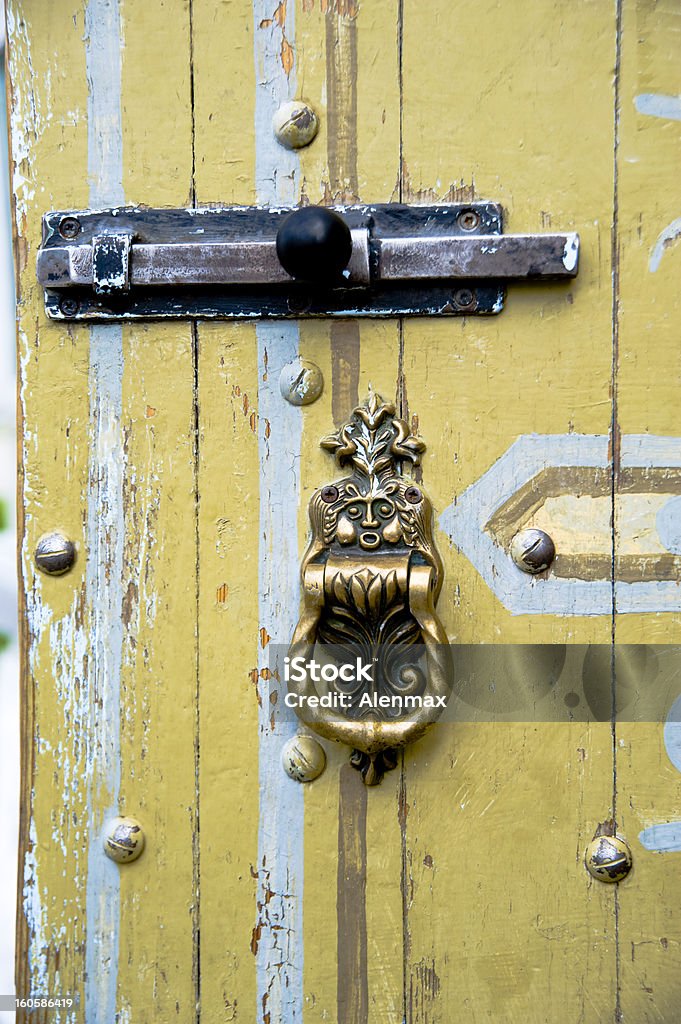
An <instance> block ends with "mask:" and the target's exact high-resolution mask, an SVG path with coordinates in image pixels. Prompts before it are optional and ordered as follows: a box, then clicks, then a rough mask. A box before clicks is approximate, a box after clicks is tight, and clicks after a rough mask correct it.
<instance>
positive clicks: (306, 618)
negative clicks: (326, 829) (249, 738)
mask: <svg viewBox="0 0 681 1024" xmlns="http://www.w3.org/2000/svg"><path fill="white" fill-rule="evenodd" d="M321 445H322V447H323V448H326V449H327V450H328V451H330V452H333V454H334V455H335V457H336V459H337V461H338V463H339V465H340V466H342V467H344V466H348V467H350V469H351V472H350V474H349V475H348V476H346V477H344V478H343V479H341V480H338V481H336V482H334V483H332V484H327V485H325V486H324V487H320V488H319V489H318V490H317V491H315V493H314V494H313V496H312V499H311V501H310V508H309V512H310V523H311V527H312V538H311V540H310V544H309V546H308V549H307V551H306V552H305V555H304V557H303V561H302V566H301V576H302V582H303V612H302V614H301V617H300V620H299V622H298V625H297V627H296V631H295V634H294V637H293V641H292V643H291V649H290V651H289V664H290V665H294V666H295V667H296V669H297V671H296V672H295V673H289V676H288V690H289V693H290V694H292V695H294V698H295V701H296V703H295V705H294V706H295V709H296V713H297V714H298V716H299V718H301V720H302V721H303V722H305V724H306V725H309V726H310V727H311V728H312V729H314V730H315V731H316V732H318V733H320V734H321V735H323V736H326V737H328V738H330V739H335V740H339V741H341V742H344V743H347V744H348V745H350V746H352V747H353V748H354V753H353V757H352V763H353V764H354V766H355V767H357V768H358V769H360V770H361V772H362V775H363V778H364V781H365V782H366V783H367V784H368V785H372V784H375V783H377V782H380V780H381V778H382V776H383V773H384V772H385V771H386V770H387V769H388V768H392V767H394V766H395V764H396V763H397V755H396V749H395V748H397V747H400V746H404V745H405V744H406V743H409V742H411V741H412V740H414V739H416V738H418V736H420V735H421V734H422V733H423V732H424V731H425V729H426V728H427V727H428V725H429V724H430V723H431V722H432V721H434V720H435V718H436V717H437V716H438V713H439V712H440V711H441V710H442V708H443V707H444V706H445V704H446V700H447V697H448V696H449V693H450V691H451V672H450V663H449V650H448V647H447V636H446V633H445V631H444V629H443V627H442V625H441V623H440V622H439V620H438V618H437V616H436V614H435V602H436V601H437V598H438V595H439V593H440V590H441V587H442V562H441V561H440V557H439V555H438V553H437V550H436V548H435V545H434V542H433V536H432V508H431V505H430V502H429V501H428V499H427V498H426V496H425V495H424V494H423V493H422V491H421V490H420V488H419V487H417V486H415V485H414V484H413V483H412V482H411V481H410V480H408V479H406V478H404V477H403V476H401V475H400V473H399V469H400V466H401V463H403V462H411V463H412V464H414V465H416V464H418V462H419V458H420V455H421V452H422V451H423V449H424V447H425V446H424V444H423V442H422V441H420V440H419V439H418V438H416V437H414V436H413V435H412V434H410V432H409V428H408V426H407V424H406V423H405V422H404V420H401V419H399V418H397V417H396V416H395V407H394V406H393V405H390V404H388V403H385V402H383V401H382V400H381V398H380V397H379V396H378V395H376V394H372V395H371V396H370V397H369V399H368V400H367V402H366V403H365V404H364V405H363V406H360V407H358V408H357V409H355V410H354V411H353V413H352V415H351V417H350V419H349V421H348V422H347V423H346V424H345V425H344V426H343V427H341V428H340V430H339V431H338V432H337V433H336V434H332V435H330V436H329V437H325V438H324V439H323V440H322V442H321ZM320 652H323V653H324V657H325V658H326V664H325V666H324V668H322V669H321V670H318V671H317V672H316V673H315V672H314V671H313V670H311V668H310V666H317V667H318V665H319V663H320ZM329 663H331V664H329ZM301 666H305V669H303V668H301ZM320 683H321V684H322V685H321V686H319V688H318V685H317V684H320Z"/></svg>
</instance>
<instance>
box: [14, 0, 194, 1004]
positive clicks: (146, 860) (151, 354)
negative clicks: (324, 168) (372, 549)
mask: <svg viewBox="0 0 681 1024" xmlns="http://www.w3.org/2000/svg"><path fill="white" fill-rule="evenodd" d="M178 13H179V12H178ZM122 20H123V35H124V37H125V46H124V47H123V49H122V73H121V79H122V85H121V107H122V117H121V127H122V137H123V169H124V173H123V189H124V193H125V196H126V198H127V199H128V201H130V202H147V203H152V202H154V203H164V202H165V203H173V204H181V203H183V202H186V198H187V194H188V192H189V187H190V183H191V106H190V93H189V74H188V72H189V67H188V59H187V54H188V39H189V36H188V21H187V18H186V17H184V18H181V17H175V18H173V19H171V20H168V18H167V12H166V11H164V10H163V4H156V3H151V4H149V3H144V4H141V3H135V2H132V0H128V2H127V3H125V5H124V7H123V8H122ZM8 25H9V33H10V39H9V49H10V78H11V90H12V91H11V103H12V135H11V143H12V157H13V174H14V183H15V195H16V198H15V216H16V220H17V231H18V234H19V242H18V247H17V252H18V256H19V275H20V276H19V291H20V296H21V299H20V330H19V344H20V353H21V379H20V383H19V387H20V396H21V399H22V401H21V406H20V408H21V416H22V419H21V421H20V427H21V438H20V444H21V445H22V449H21V451H22V459H23V470H24V483H23V487H22V490H21V494H20V508H23V512H24V516H25V535H24V536H23V537H22V538H21V539H22V542H23V573H24V579H25V588H26V590H25V605H26V609H25V619H24V630H25V632H24V652H25V653H24V657H25V661H24V680H23V694H24V727H23V733H24V740H23V743H24V758H25V774H24V786H25V791H24V792H25V796H24V806H23V814H24V821H23V825H22V857H23V858H24V868H23V869H22V872H21V874H20V877H21V875H23V874H24V873H25V879H26V884H25V888H24V892H23V893H21V894H20V902H21V901H23V904H22V906H23V909H22V911H21V913H20V919H19V944H18V958H17V962H18V985H19V992H20V994H23V995H27V994H32V995H68V996H71V997H72V998H74V999H75V1000H76V1008H75V1010H74V1011H73V1016H72V1017H70V1018H69V1019H73V1020H76V1019H78V1020H84V1019H85V1001H86V991H85V976H86V959H87V948H88V946H87V944H88V937H89V931H90V930H91V929H92V924H93V921H92V917H90V919H89V920H88V919H87V916H86V910H88V911H89V912H90V914H91V913H92V909H93V908H92V905H91V904H90V905H88V892H89V885H90V874H89V865H91V863H92V861H91V856H89V854H88V848H89V845H90V844H98V843H100V842H101V840H100V839H99V838H98V835H97V834H93V832H91V831H90V832H89V831H88V799H89V798H88V782H87V779H88V776H89V775H91V774H92V773H93V772H94V773H95V777H96V773H97V769H96V767H95V766H96V764H97V759H98V757H99V756H100V755H99V753H98V751H97V749H96V748H95V747H94V744H93V731H92V722H93V720H94V718H95V716H97V715H98V714H99V711H98V707H99V701H100V700H101V695H100V696H99V697H98V696H97V694H96V693H95V692H94V690H93V685H94V683H93V680H94V671H95V670H94V661H95V657H96V655H95V652H94V639H95V638H94V637H93V633H92V629H93V627H92V622H93V618H92V610H91V608H90V605H89V602H90V601H91V600H92V594H88V591H87V590H86V585H85V577H86V566H87V562H88V557H90V558H92V557H93V555H92V552H88V541H87V539H86V538H87V530H88V515H87V502H88V490H89V486H91V485H90V484H89V483H88V475H89V472H90V465H91V464H93V465H96V464H97V458H98V451H97V449H96V447H95V439H94V434H93V426H92V420H91V414H90V412H89V408H88V406H89V402H90V400H91V399H92V394H93V391H92V388H93V387H94V385H93V381H92V378H90V380H89V378H88V374H89V369H88V354H89V336H90V332H89V329H88V328H87V327H84V326H77V327H75V326H74V327H72V328H69V327H65V326H63V325H56V324H50V323H49V322H48V321H47V320H46V318H45V315H44V312H43V310H42V296H41V295H40V290H39V288H38V287H37V284H36V282H35V257H36V251H37V247H38V244H39V240H40V217H41V215H42V213H43V212H45V211H46V210H48V209H53V208H57V209H58V208H69V207H75V208H79V207H87V206H88V205H89V185H90V184H91V182H89V179H88V173H89V171H88V151H87V145H88V122H87V103H88V99H87V97H88V81H87V78H86V67H85V53H86V49H85V37H86V34H87V33H86V26H85V10H84V5H83V4H82V3H79V4H73V5H66V6H64V5H58V7H54V5H51V4H47V3H39V4H37V5H36V4H24V3H22V2H18V3H13V4H10V7H9V12H8ZM150 37H155V38H156V39H157V40H159V41H161V42H162V46H159V49H158V50H156V51H155V53H156V56H155V57H154V58H153V59H152V60H150V59H149V54H148V52H147V46H148V39H149V38H150ZM143 81H144V82H146V83H147V93H148V95H147V96H146V100H145V112H146V113H147V114H148V117H144V118H142V117H141V116H140V115H141V112H142V108H141V101H142V83H143ZM149 82H153V88H152V89H149V87H148V83H149ZM123 360H124V369H123V380H122V403H123V405H122V418H121V425H120V429H121V441H122V443H121V447H120V450H119V454H118V456H117V457H118V458H119V459H120V460H121V461H122V462H123V463H124V479H123V507H122V508H121V509H120V510H117V514H120V521H121V523H122V524H123V528H124V536H123V545H124V556H123V557H124V574H123V579H122V581H121V582H122V592H123V595H124V598H123V602H122V606H121V607H120V609H119V613H118V614H119V615H120V618H121V620H122V623H123V631H124V638H123V648H122V652H121V655H122V664H121V673H120V678H119V679H118V680H117V683H118V685H119V686H120V712H118V714H119V723H120V724H119V729H120V752H119V757H120V801H119V808H120V811H121V813H128V814H131V815H133V816H135V817H136V818H138V819H139V820H140V821H141V823H142V825H143V827H144V830H145V833H146V837H147V848H146V852H145V853H144V855H143V857H142V858H141V859H140V860H139V861H137V862H136V863H135V864H133V865H130V866H125V867H123V868H122V869H119V868H118V867H117V866H115V865H113V864H108V862H107V865H106V868H105V870H109V871H110V872H114V873H119V872H120V898H119V900H118V901H117V902H116V905H112V906H111V908H110V909H111V913H112V916H113V918H115V919H117V920H116V925H115V928H116V931H117V933H118V939H117V946H116V949H117V951H118V952H117V960H116V962H115V963H112V964H111V965H110V967H111V970H112V971H113V976H114V978H117V991H116V993H115V1002H116V1005H117V1007H118V1012H119V1013H120V1015H121V1017H120V1019H121V1020H123V1019H125V1020H133V1019H134V1020H136V1021H145V1020H151V1019H157V1017H158V1016H159V1015H160V1016H162V1017H164V1019H170V1018H171V1017H172V1016H174V1015H176V1014H178V1013H179V1014H180V1015H182V1016H185V1015H186V1014H188V1013H191V1012H192V1007H193V1004H194V999H195V997H194V989H195V978H194V952H193V950H194V929H193V927H192V906H193V903H194V890H195V883H194V865H193V833H194V827H195V816H194V808H195V801H196V794H195V780H194V737H195V713H196V709H195V694H196V647H195V645H196V638H195V628H194V615H193V613H190V615H189V616H187V614H186V611H187V608H188V607H189V608H190V609H192V607H193V604H194V602H195V588H196V582H195V581H196V550H195V530H196V528H195V517H194V507H195V499H194V493H193V492H194V465H193V463H194V439H193V424H194V414H193V380H194V374H193V368H192V347H191V332H190V328H189V327H188V326H187V325H182V324H178V325H172V326H171V327H169V328H168V327H158V326H153V325H144V326H139V327H135V328H130V329H125V330H124V332H123ZM111 428H112V429H113V430H115V429H116V427H115V425H114V424H113V423H112V424H111ZM57 526H58V527H61V528H63V529H64V530H65V531H66V533H67V534H68V535H69V536H71V537H72V538H73V539H74V540H75V542H76V544H77V548H78V560H77V563H76V567H75V569H74V570H73V571H72V572H71V573H69V574H68V575H67V576H64V577H62V578H60V579H47V578H45V577H43V576H41V575H40V574H36V573H35V572H34V569H33V563H32V551H33V548H34V546H35V542H36V540H37V537H38V536H39V534H40V533H41V532H43V531H44V530H49V529H53V528H54V527H57ZM103 586H104V587H106V586H107V584H106V583H104V584H103ZM101 594H102V592H101V591H100V599H101ZM99 642H100V643H102V642H103V643H107V642H108V640H107V638H105V637H101V638H100V640H99ZM114 713H116V709H114ZM34 737H35V738H36V739H34ZM37 737H40V739H39V741H38V740H37ZM29 794H30V795H29ZM92 799H93V806H92V809H91V812H90V813H91V814H92V815H93V817H92V818H91V820H92V821H99V823H100V824H101V819H102V817H103V816H104V815H105V813H109V811H108V808H109V804H110V793H109V792H108V791H107V790H106V789H105V788H103V789H101V790H99V791H98V792H95V794H94V796H93V798H92ZM105 809H106V811H105ZM100 824H98V826H97V827H98V828H99V827H100ZM45 1013H47V1011H45ZM49 1013H50V1014H53V1011H49ZM45 1019H47V1017H46V1018H45Z"/></svg>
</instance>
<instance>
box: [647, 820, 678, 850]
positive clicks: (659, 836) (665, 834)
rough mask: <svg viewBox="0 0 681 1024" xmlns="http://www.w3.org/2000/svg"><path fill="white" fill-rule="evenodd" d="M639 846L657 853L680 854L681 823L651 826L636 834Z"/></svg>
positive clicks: (674, 822) (673, 822)
mask: <svg viewBox="0 0 681 1024" xmlns="http://www.w3.org/2000/svg"><path fill="white" fill-rule="evenodd" d="M638 840H639V842H640V844H641V846H645V848H646V850H654V851H656V852H657V853H681V821H667V822H665V823H664V824H662V825H651V826H650V828H644V829H643V831H642V832H639V834H638Z"/></svg>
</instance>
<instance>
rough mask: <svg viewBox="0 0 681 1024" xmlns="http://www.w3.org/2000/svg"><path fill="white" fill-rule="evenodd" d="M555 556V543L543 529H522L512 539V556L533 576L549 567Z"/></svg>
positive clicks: (518, 564)
mask: <svg viewBox="0 0 681 1024" xmlns="http://www.w3.org/2000/svg"><path fill="white" fill-rule="evenodd" d="M555 557H556V548H555V545H554V543H553V541H552V540H551V538H550V537H549V535H548V533H545V532H544V531H543V530H534V529H527V530H520V531H519V532H518V533H516V535H515V537H514V538H513V540H512V541H511V558H512V559H513V561H514V562H515V564H516V565H517V566H518V568H519V569H522V570H523V572H529V573H530V574H531V575H533V576H536V575H537V573H540V572H544V570H545V569H548V568H549V566H550V565H551V563H552V562H553V560H554V558H555Z"/></svg>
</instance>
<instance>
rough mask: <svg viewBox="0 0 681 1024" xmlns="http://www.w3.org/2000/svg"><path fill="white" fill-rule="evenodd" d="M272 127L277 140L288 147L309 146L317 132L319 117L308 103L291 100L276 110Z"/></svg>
mask: <svg viewBox="0 0 681 1024" xmlns="http://www.w3.org/2000/svg"><path fill="white" fill-rule="evenodd" d="M272 128H273V129H274V134H275V136H276V139H277V142H279V143H280V144H281V145H282V146H284V147H285V148H286V149H302V148H303V146H309V144H310V143H311V142H312V140H313V139H314V137H315V135H316V134H317V131H318V130H319V118H318V117H317V115H316V114H315V112H314V110H313V109H312V107H310V106H308V105H307V103H303V101H302V100H289V101H288V102H287V103H282V105H281V106H280V107H279V109H278V110H277V111H276V113H275V115H274V117H273V118H272Z"/></svg>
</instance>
